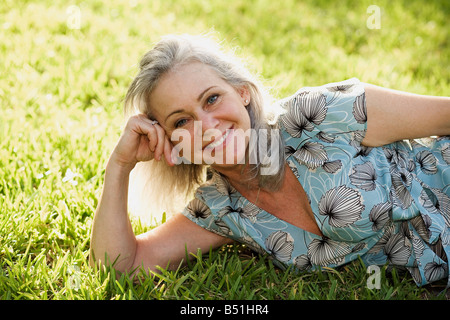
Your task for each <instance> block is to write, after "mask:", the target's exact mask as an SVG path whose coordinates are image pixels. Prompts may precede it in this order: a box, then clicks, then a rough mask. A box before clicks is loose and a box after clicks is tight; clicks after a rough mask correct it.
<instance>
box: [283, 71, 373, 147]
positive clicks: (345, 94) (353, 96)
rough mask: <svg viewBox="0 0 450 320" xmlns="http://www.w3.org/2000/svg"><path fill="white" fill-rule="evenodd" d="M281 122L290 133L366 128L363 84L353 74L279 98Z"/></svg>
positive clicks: (347, 130)
mask: <svg viewBox="0 0 450 320" xmlns="http://www.w3.org/2000/svg"><path fill="white" fill-rule="evenodd" d="M278 106H279V107H280V108H281V109H282V112H280V113H281V114H280V116H279V118H278V123H279V125H280V126H281V128H282V129H284V130H285V131H286V132H287V133H288V134H289V135H290V136H291V137H293V138H300V137H301V136H302V135H304V134H307V135H308V136H309V134H308V133H313V132H315V133H317V132H325V133H342V132H353V131H359V130H361V131H364V130H365V129H366V122H367V112H366V103H365V91H364V84H363V83H361V82H360V81H359V80H358V79H356V78H352V79H348V80H345V81H341V82H333V83H328V84H325V85H321V86H316V87H302V88H301V89H299V90H298V91H297V92H296V93H295V94H293V95H291V96H289V97H287V98H285V99H282V100H280V101H279V102H278Z"/></svg>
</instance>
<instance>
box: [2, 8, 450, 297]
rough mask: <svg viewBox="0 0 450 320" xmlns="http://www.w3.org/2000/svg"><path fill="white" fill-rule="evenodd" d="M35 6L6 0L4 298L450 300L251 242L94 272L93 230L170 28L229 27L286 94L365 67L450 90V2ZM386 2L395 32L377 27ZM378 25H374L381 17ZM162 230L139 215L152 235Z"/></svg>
mask: <svg viewBox="0 0 450 320" xmlns="http://www.w3.org/2000/svg"><path fill="white" fill-rule="evenodd" d="M373 2H374V1H371V0H370V1H368V0H367V1H325V0H322V1H317V0H315V1H314V0H309V1H294V0H286V1H270V0H260V1H244V0H240V1H189V0H184V1H174V0H151V1H143V0H142V1H138V0H134V1H125V0H113V1H108V2H102V1H83V2H82V1H78V0H74V1H49V0H42V1H37V0H36V1H25V0H4V1H2V2H1V4H0V61H1V63H0V68H1V69H0V74H1V77H0V211H1V215H0V264H1V269H0V299H49V300H50V299H54V300H59V299H441V298H444V297H443V296H442V295H441V296H438V295H437V293H438V292H439V291H440V289H442V283H441V284H437V285H434V286H432V287H427V288H417V287H416V286H415V284H414V282H413V280H412V278H411V277H410V276H409V275H408V274H407V273H402V272H398V271H394V272H393V273H385V268H382V269H381V271H382V272H381V287H380V289H369V288H368V286H367V279H368V277H369V274H368V273H367V272H366V271H367V270H366V267H365V266H363V265H362V264H361V263H360V262H355V263H353V264H351V265H348V266H346V267H343V268H341V269H339V270H323V271H322V272H316V273H300V274H298V273H294V272H292V271H289V270H288V271H282V270H280V269H278V268H276V267H274V266H273V265H272V263H271V261H270V260H269V259H267V258H266V257H261V256H257V255H253V254H252V253H250V252H248V251H247V250H246V249H245V248H243V247H225V248H223V249H222V250H220V251H218V252H211V253H209V254H208V253H206V256H205V257H203V258H201V257H198V259H196V260H194V261H193V262H192V263H191V264H190V266H189V267H186V268H182V269H180V270H178V271H177V272H165V271H164V272H162V274H161V275H159V276H155V275H153V276H143V277H141V278H140V282H138V283H134V284H133V283H132V282H131V281H130V280H129V279H128V278H127V277H126V276H122V277H116V274H115V273H114V270H111V269H108V270H94V269H92V268H90V267H89V264H88V253H89V238H90V229H91V225H92V218H93V212H94V210H95V208H96V206H97V199H98V198H99V195H100V192H101V188H102V183H103V174H104V166H105V162H106V160H107V159H108V155H109V153H110V152H111V150H112V148H113V146H114V143H115V141H116V140H117V139H118V137H119V134H120V131H121V126H122V125H123V118H122V109H121V108H122V99H123V97H124V95H125V92H126V89H127V87H128V85H129V83H130V81H131V79H132V77H133V76H134V75H135V73H136V71H137V69H136V66H137V63H138V61H139V59H140V57H141V56H142V55H143V54H144V53H145V52H146V51H147V50H148V49H149V48H150V45H151V43H153V42H155V41H157V40H158V39H159V37H160V36H162V35H164V34H167V33H185V32H187V33H204V32H208V31H211V30H215V32H216V33H217V34H218V36H219V37H220V38H222V39H224V40H225V41H226V43H227V45H228V46H238V47H239V48H238V49H237V52H238V53H239V54H240V55H241V56H243V57H245V58H246V59H248V60H249V61H250V62H251V63H252V64H253V66H254V70H255V71H257V72H259V73H260V74H261V76H262V77H264V79H265V80H266V83H267V85H268V86H270V87H272V88H273V90H274V94H275V95H276V96H277V97H283V96H286V95H288V94H292V93H294V92H295V91H296V90H297V89H298V88H299V87H301V86H305V85H320V84H324V83H327V82H334V81H339V80H344V79H346V78H350V77H357V78H359V79H360V80H362V81H365V82H370V83H374V84H378V85H382V86H387V87H391V88H394V89H399V90H406V91H411V92H415V93H421V94H431V95H446V96H449V95H450V45H449V39H450V37H449V30H450V29H449V27H448V21H449V17H450V2H448V1H447V0H442V1H411V0H410V1H406V0H405V1H381V0H380V1H376V3H373ZM373 4H375V5H377V7H378V8H379V9H380V13H381V15H380V20H379V21H378V22H379V24H378V26H379V27H380V28H379V29H371V28H368V27H367V21H368V19H369V20H370V19H372V18H374V16H372V15H373V14H374V13H371V12H369V13H368V12H367V9H368V7H369V6H370V5H373ZM370 21H372V20H370ZM149 214H153V218H152V220H151V221H153V222H152V223H151V225H147V224H145V223H143V222H140V221H139V220H138V218H133V226H134V228H135V230H136V233H141V232H144V231H145V230H148V229H149V228H152V227H154V225H156V224H157V223H160V222H161V221H162V219H164V217H163V216H162V215H161V214H162V213H161V212H153V213H152V212H149Z"/></svg>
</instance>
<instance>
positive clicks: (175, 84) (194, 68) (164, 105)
mask: <svg viewBox="0 0 450 320" xmlns="http://www.w3.org/2000/svg"><path fill="white" fill-rule="evenodd" d="M225 85H227V83H226V82H225V81H224V80H222V79H221V78H220V77H219V76H218V75H217V74H216V72H215V71H214V70H213V69H212V68H211V67H209V66H207V65H205V64H202V63H197V62H195V63H190V64H187V65H183V66H179V67H176V68H175V69H174V70H171V71H169V72H168V73H167V74H165V75H163V76H162V77H161V79H160V80H159V82H158V84H157V86H156V88H155V89H154V90H153V92H152V93H151V94H150V97H149V102H150V107H151V109H152V112H153V113H155V114H156V113H157V114H166V113H169V112H170V111H171V110H172V109H174V108H184V107H186V106H188V105H190V104H191V103H193V102H196V101H197V98H198V96H199V94H200V93H202V92H203V91H204V90H205V89H207V88H208V87H211V86H222V87H223V86H225Z"/></svg>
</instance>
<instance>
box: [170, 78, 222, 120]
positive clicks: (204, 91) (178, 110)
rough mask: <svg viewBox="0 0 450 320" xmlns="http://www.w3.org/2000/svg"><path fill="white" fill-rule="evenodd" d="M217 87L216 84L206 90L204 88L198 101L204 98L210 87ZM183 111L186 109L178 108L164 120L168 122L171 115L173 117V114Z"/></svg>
mask: <svg viewBox="0 0 450 320" xmlns="http://www.w3.org/2000/svg"><path fill="white" fill-rule="evenodd" d="M215 87H216V86H211V87H209V88H206V89H205V90H203V91H202V92H201V93H200V94H199V95H198V97H197V101H200V100H202V99H203V96H204V95H205V93H206V92H208V91H209V90H210V89H212V88H215ZM182 112H184V109H177V110H175V111H173V112H171V113H170V114H169V115H168V116H167V117H166V119H165V120H164V122H166V121H167V119H169V117H171V116H172V115H174V114H177V113H182Z"/></svg>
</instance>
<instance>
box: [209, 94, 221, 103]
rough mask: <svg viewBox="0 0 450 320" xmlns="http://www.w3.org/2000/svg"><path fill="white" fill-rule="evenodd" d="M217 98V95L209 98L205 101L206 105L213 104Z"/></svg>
mask: <svg viewBox="0 0 450 320" xmlns="http://www.w3.org/2000/svg"><path fill="white" fill-rule="evenodd" d="M218 97H219V95H217V94H214V95H212V96H210V97H209V98H208V100H206V102H207V103H208V104H213V103H214V102H216V100H217V98H218Z"/></svg>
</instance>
